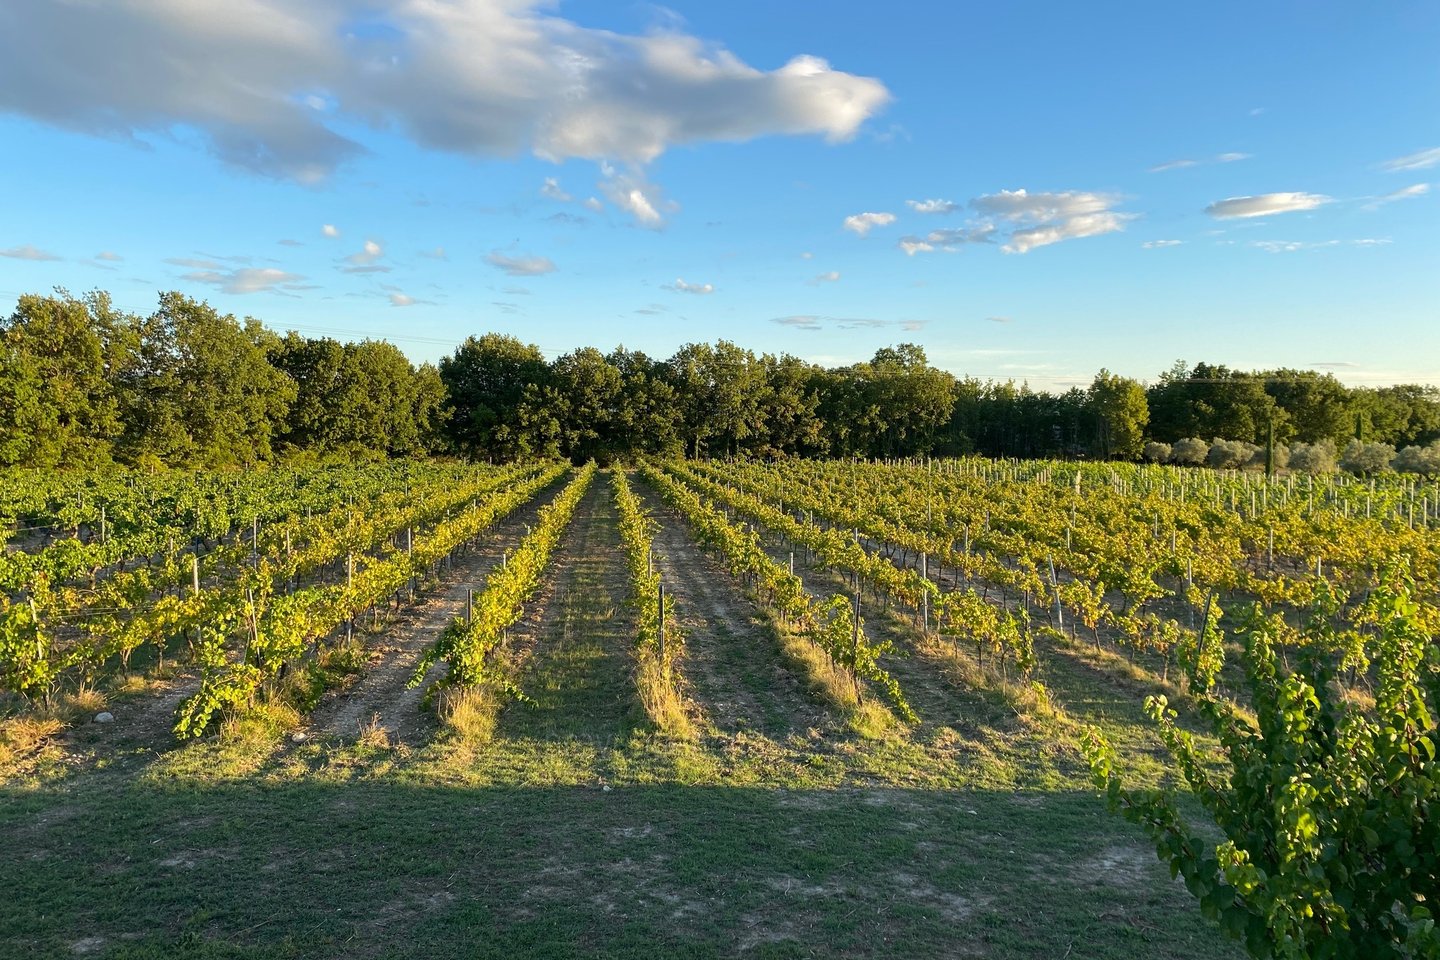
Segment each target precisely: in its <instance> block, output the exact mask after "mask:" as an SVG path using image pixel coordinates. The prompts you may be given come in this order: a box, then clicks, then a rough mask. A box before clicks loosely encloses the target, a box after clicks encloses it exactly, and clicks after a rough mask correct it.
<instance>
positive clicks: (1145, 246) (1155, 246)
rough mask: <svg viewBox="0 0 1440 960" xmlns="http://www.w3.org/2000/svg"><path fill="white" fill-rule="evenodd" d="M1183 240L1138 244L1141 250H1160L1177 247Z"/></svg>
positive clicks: (1150, 241)
mask: <svg viewBox="0 0 1440 960" xmlns="http://www.w3.org/2000/svg"><path fill="white" fill-rule="evenodd" d="M1184 242H1185V241H1184V240H1146V241H1145V242H1144V243H1142V244H1140V249H1142V250H1161V249H1163V248H1165V247H1178V246H1180V244H1182V243H1184Z"/></svg>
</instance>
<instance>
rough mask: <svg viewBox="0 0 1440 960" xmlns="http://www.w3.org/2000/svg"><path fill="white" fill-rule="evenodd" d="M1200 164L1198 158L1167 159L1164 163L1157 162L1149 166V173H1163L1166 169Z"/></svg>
mask: <svg viewBox="0 0 1440 960" xmlns="http://www.w3.org/2000/svg"><path fill="white" fill-rule="evenodd" d="M1199 165H1200V161H1199V160H1167V161H1166V162H1165V163H1158V164H1156V165H1155V166H1153V167H1151V168H1150V172H1151V173H1164V172H1165V171H1166V170H1184V169H1185V168H1186V167H1196V166H1199Z"/></svg>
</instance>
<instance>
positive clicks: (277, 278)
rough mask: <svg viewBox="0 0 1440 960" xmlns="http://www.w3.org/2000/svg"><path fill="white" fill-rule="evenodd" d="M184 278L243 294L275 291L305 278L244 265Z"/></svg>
mask: <svg viewBox="0 0 1440 960" xmlns="http://www.w3.org/2000/svg"><path fill="white" fill-rule="evenodd" d="M183 279H185V280H191V281H194V282H195V283H208V284H210V285H211V286H214V287H219V288H220V289H221V290H222V291H224V292H225V293H237V294H243V293H262V292H267V293H274V292H275V288H276V287H278V286H281V285H290V284H298V283H299V282H300V281H301V280H304V279H305V278H304V277H302V276H300V275H298V274H294V273H286V272H285V271H284V270H277V269H275V268H274V267H242V268H240V269H238V270H224V269H220V270H215V269H210V270H197V271H196V272H194V273H187V274H185V276H184V278H183Z"/></svg>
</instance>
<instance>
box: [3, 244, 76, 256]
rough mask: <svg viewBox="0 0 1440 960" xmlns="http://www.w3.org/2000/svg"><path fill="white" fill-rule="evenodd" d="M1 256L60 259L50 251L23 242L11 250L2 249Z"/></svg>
mask: <svg viewBox="0 0 1440 960" xmlns="http://www.w3.org/2000/svg"><path fill="white" fill-rule="evenodd" d="M0 257H9V258H10V259H11V260H60V259H63V258H62V257H58V256H56V255H55V254H53V253H48V252H46V251H44V250H41V249H39V248H37V247H35V246H32V245H31V244H28V243H26V244H23V245H21V246H18V247H11V248H10V249H9V250H0Z"/></svg>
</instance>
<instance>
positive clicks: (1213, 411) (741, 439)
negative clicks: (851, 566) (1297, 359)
mask: <svg viewBox="0 0 1440 960" xmlns="http://www.w3.org/2000/svg"><path fill="white" fill-rule="evenodd" d="M0 411H3V414H4V415H3V416H0V465H16V466H31V467H55V466H70V465H75V466H80V465H98V464H105V463H110V462H120V463H124V464H132V465H139V466H148V467H154V466H160V465H174V466H207V467H226V466H247V465H252V464H255V463H258V462H264V461H269V460H274V459H282V458H291V457H296V456H344V457H352V458H353V457H377V456H405V455H422V454H450V455H458V456H464V457H468V458H472V459H489V460H513V459H519V458H525V457H537V456H558V457H568V458H571V459H573V460H576V461H582V460H587V459H590V458H595V459H598V460H602V461H604V460H606V459H609V458H612V457H616V456H626V455H632V454H636V453H683V454H685V455H687V456H692V457H701V456H719V455H730V454H743V455H752V456H779V455H800V456H817V457H818V456H832V457H850V456H859V457H898V456H914V455H922V454H933V455H955V454H965V453H981V454H986V455H989V456H1014V457H1072V458H1073V457H1090V458H1121V459H1137V458H1139V457H1141V456H1142V455H1144V454H1146V452H1147V451H1146V444H1147V442H1149V443H1151V444H1155V445H1161V446H1164V445H1170V446H1171V450H1173V449H1174V445H1175V444H1178V443H1180V442H1181V441H1187V440H1190V441H1193V440H1194V439H1195V438H1207V441H1206V442H1207V443H1213V440H1214V439H1218V438H1225V439H1226V440H1228V441H1233V442H1236V443H1242V444H1251V445H1266V444H1269V443H1270V442H1271V441H1272V439H1273V443H1274V444H1278V445H1311V446H1313V445H1316V444H1327V443H1328V444H1331V445H1335V446H1338V447H1340V448H1344V447H1345V446H1346V445H1347V444H1348V443H1349V442H1350V441H1351V440H1354V439H1357V438H1358V439H1360V440H1362V441H1364V442H1367V443H1370V444H1379V445H1389V446H1390V447H1392V448H1404V447H1407V446H1418V445H1422V444H1427V443H1431V442H1433V441H1435V440H1436V439H1440V390H1437V389H1436V388H1434V387H1428V386H1419V385H1399V386H1388V387H1379V388H1368V387H1358V388H1355V387H1346V386H1345V385H1343V384H1341V383H1340V382H1339V381H1338V380H1336V379H1335V378H1334V377H1333V376H1332V375H1330V374H1328V373H1320V372H1316V371H1307V370H1288V369H1280V370H1268V371H1238V370H1231V369H1229V368H1227V367H1225V366H1219V365H1212V364H1205V363H1199V364H1196V365H1195V366H1194V367H1190V366H1188V365H1186V364H1184V363H1177V364H1176V365H1175V366H1174V367H1173V368H1171V369H1170V370H1168V371H1166V372H1165V373H1163V374H1161V375H1160V377H1159V378H1158V379H1157V380H1156V381H1155V382H1154V383H1152V384H1150V385H1148V386H1146V385H1144V384H1142V383H1140V382H1139V381H1136V380H1134V379H1131V378H1127V377H1122V376H1118V375H1115V374H1112V373H1110V372H1109V371H1106V370H1101V371H1100V372H1099V373H1098V374H1097V375H1096V376H1095V378H1094V380H1093V381H1092V382H1091V384H1090V385H1089V386H1088V387H1086V388H1080V387H1075V388H1072V389H1070V390H1067V391H1065V392H1063V393H1050V392H1044V391H1036V390H1032V389H1030V388H1029V386H1028V385H1025V384H1020V385H1016V384H1015V383H1014V382H1013V381H1006V382H999V381H993V380H985V381H982V380H979V379H976V378H973V377H956V376H954V375H952V374H950V373H948V372H946V371H943V370H939V369H937V368H935V367H933V366H931V365H930V364H929V362H928V359H927V358H926V355H925V351H924V350H923V349H922V348H921V347H919V346H916V345H914V344H899V345H897V346H892V347H885V348H882V349H880V350H878V351H877V352H876V353H875V355H874V356H873V357H872V358H871V359H870V360H868V361H865V362H861V363H855V364H851V365H849V366H843V367H833V368H826V367H821V366H818V365H816V364H812V363H808V362H806V361H804V360H801V359H799V358H797V357H794V356H791V355H789V354H780V355H775V354H769V353H761V354H757V353H755V352H753V351H751V350H748V349H745V348H743V347H740V346H737V345H735V344H733V343H730V342H728V341H724V340H721V341H718V342H716V343H714V344H708V343H700V344H686V345H685V346H683V347H681V348H680V349H679V350H678V351H677V352H676V353H675V354H674V355H673V356H671V357H669V358H667V359H663V360H662V359H655V358H651V357H648V356H647V355H645V354H644V353H642V352H639V351H635V350H627V349H625V348H624V347H617V348H615V349H614V350H612V351H610V352H609V353H602V352H601V351H600V350H597V349H595V348H593V347H583V348H580V349H577V350H574V351H572V352H570V353H567V354H564V355H563V356H560V357H556V358H554V359H548V358H547V357H546V356H545V355H544V353H543V352H542V351H541V350H540V348H539V347H536V346H535V345H533V344H526V343H524V342H523V341H521V340H518V339H516V338H514V337H511V336H507V335H503V334H497V333H487V334H484V335H482V336H472V337H469V338H468V339H466V340H465V341H464V342H463V343H461V344H460V345H459V346H457V347H456V348H455V350H454V352H453V353H452V354H450V355H449V356H446V357H444V358H442V359H441V360H440V362H439V364H438V365H431V364H420V365H418V366H417V365H415V364H413V363H411V362H410V360H409V359H408V358H407V357H406V356H405V354H404V353H403V352H401V351H400V350H399V349H398V348H397V347H395V346H394V345H393V344H390V343H388V342H385V341H377V340H365V341H361V342H358V343H357V342H351V343H342V342H340V341H337V340H334V339H331V338H328V337H320V338H311V337H304V336H301V335H300V334H298V333H295V332H293V331H292V332H289V333H286V334H284V335H281V334H279V333H277V332H275V331H273V330H271V329H269V328H268V327H266V326H265V325H264V324H262V323H261V322H260V321H258V320H255V319H253V318H245V319H243V320H239V319H236V318H235V317H234V316H231V315H226V314H221V313H219V312H218V311H216V310H215V309H214V308H213V307H211V306H209V305H208V304H207V303H205V302H203V301H197V300H194V299H191V298H189V297H186V296H184V295H182V294H179V293H163V294H161V295H160V297H159V303H158V305H157V308H156V309H155V311H154V312H152V313H150V314H149V315H146V316H140V315H136V314H129V313H124V312H122V311H120V310H118V309H117V308H116V307H115V306H114V304H113V303H112V301H111V299H110V297H109V296H108V295H107V294H105V293H103V292H99V291H95V292H92V293H89V294H85V295H83V296H79V297H77V296H73V295H71V294H70V293H68V292H67V291H64V290H57V291H56V292H55V293H54V294H53V295H50V296H42V295H35V294H27V295H25V296H22V297H21V298H20V299H19V301H18V303H17V304H16V307H15V310H14V312H13V313H12V314H11V315H10V316H9V317H8V319H3V320H0ZM1191 445H1192V446H1193V443H1192V444H1191ZM1182 449H1183V448H1182ZM1159 451H1160V447H1159V446H1152V447H1151V448H1150V451H1149V453H1150V454H1151V456H1152V458H1153V459H1159V457H1155V454H1156V453H1158V452H1159ZM1165 453H1166V455H1167V456H1168V455H1169V454H1170V453H1171V451H1170V450H1167V451H1165Z"/></svg>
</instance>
